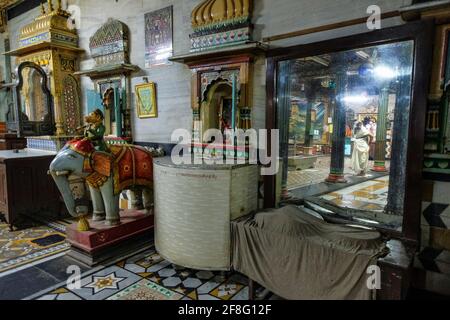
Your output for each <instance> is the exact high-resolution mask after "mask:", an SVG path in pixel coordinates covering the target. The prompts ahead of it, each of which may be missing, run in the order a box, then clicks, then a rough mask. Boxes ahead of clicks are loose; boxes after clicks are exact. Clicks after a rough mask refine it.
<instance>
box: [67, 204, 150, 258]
mask: <svg viewBox="0 0 450 320" xmlns="http://www.w3.org/2000/svg"><path fill="white" fill-rule="evenodd" d="M89 225H90V227H91V229H90V230H89V231H78V230H77V223H73V224H71V225H70V226H68V227H67V229H66V233H67V241H68V242H69V243H70V244H71V246H72V250H71V251H70V252H69V253H68V255H69V256H72V257H73V258H76V259H78V260H81V261H82V262H85V263H87V264H89V265H95V264H97V263H99V262H101V261H104V260H106V259H108V258H113V257H115V256H117V255H118V254H119V252H118V249H119V248H120V247H121V246H122V250H120V251H121V252H125V251H130V250H131V249H133V248H132V247H134V246H133V245H131V244H137V243H138V242H139V243H150V242H151V241H152V238H153V232H152V231H153V215H144V214H143V213H142V212H140V211H134V210H125V211H121V213H120V224H119V225H117V226H106V225H105V223H104V221H99V222H96V221H92V220H91V219H89ZM137 239H139V241H137ZM127 249H129V250H127ZM114 252H116V253H117V254H115V253H114Z"/></svg>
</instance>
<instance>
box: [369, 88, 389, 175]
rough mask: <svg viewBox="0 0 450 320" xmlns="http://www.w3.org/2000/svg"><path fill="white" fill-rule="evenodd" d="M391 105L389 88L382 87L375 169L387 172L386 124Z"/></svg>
mask: <svg viewBox="0 0 450 320" xmlns="http://www.w3.org/2000/svg"><path fill="white" fill-rule="evenodd" d="M388 106H389V89H388V88H387V87H384V88H383V89H381V94H380V101H379V103H378V120H377V134H376V142H375V164H374V167H373V169H372V170H373V171H377V172H386V171H387V170H386V130H387V128H386V125H387V115H388Z"/></svg>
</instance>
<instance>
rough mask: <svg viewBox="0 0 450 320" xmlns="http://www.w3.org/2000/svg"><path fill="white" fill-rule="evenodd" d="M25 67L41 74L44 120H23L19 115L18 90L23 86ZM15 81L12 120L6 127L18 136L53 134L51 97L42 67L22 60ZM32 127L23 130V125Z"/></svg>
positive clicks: (53, 120)
mask: <svg viewBox="0 0 450 320" xmlns="http://www.w3.org/2000/svg"><path fill="white" fill-rule="evenodd" d="M25 68H32V69H34V70H36V71H37V72H38V73H39V75H40V76H41V90H42V92H43V93H44V95H45V97H46V115H47V116H46V120H45V121H24V120H23V119H22V117H21V95H20V91H21V90H22V88H23V75H22V72H23V70H24V69H25ZM16 75H17V82H16V84H15V89H14V90H13V93H14V104H15V109H14V118H15V119H14V122H13V123H8V129H9V130H14V131H16V132H17V136H18V137H27V136H44V135H48V136H52V135H54V134H55V131H56V130H55V128H56V125H55V119H54V112H53V99H52V94H51V92H50V89H49V88H48V85H47V82H48V77H47V74H46V72H45V71H44V69H42V68H41V67H40V66H39V65H37V64H35V63H34V62H31V61H25V62H22V63H21V64H20V65H19V66H18V67H17V68H16ZM30 126H31V127H32V128H33V130H32V131H27V132H24V127H30Z"/></svg>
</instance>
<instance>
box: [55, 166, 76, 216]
mask: <svg viewBox="0 0 450 320" xmlns="http://www.w3.org/2000/svg"><path fill="white" fill-rule="evenodd" d="M50 173H51V175H52V177H53V180H55V183H56V185H57V187H58V189H59V191H60V192H61V195H62V196H63V199H64V203H65V204H66V207H67V210H68V211H69V214H70V215H71V216H73V217H78V216H79V214H78V213H77V212H76V210H75V199H74V197H73V195H72V191H71V190H70V184H69V179H68V175H63V174H62V172H59V171H52V172H50Z"/></svg>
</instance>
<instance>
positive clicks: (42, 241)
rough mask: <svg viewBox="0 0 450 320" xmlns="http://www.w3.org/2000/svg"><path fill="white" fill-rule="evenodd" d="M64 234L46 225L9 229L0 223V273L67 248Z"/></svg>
mask: <svg viewBox="0 0 450 320" xmlns="http://www.w3.org/2000/svg"><path fill="white" fill-rule="evenodd" d="M65 239H66V236H65V234H64V233H62V232H59V231H57V230H55V229H53V228H50V227H47V226H33V227H30V228H26V229H22V230H18V231H9V228H8V226H7V225H6V224H5V223H0V273H2V272H5V271H8V270H11V269H14V268H17V267H20V266H23V265H26V264H29V263H32V262H35V261H38V260H40V259H44V258H46V257H49V256H52V255H55V254H58V253H61V252H63V251H66V250H68V249H69V244H68V243H66V242H65Z"/></svg>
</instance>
